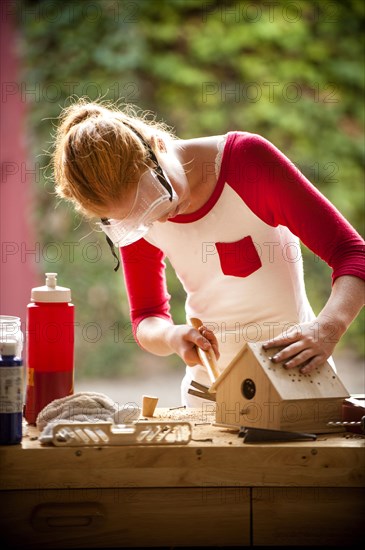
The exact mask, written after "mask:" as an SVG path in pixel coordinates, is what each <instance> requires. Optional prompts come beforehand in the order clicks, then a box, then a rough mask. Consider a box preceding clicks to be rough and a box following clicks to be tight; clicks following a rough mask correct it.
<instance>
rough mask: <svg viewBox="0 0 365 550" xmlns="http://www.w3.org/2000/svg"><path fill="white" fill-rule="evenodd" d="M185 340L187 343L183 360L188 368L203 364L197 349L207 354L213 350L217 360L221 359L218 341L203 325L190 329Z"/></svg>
mask: <svg viewBox="0 0 365 550" xmlns="http://www.w3.org/2000/svg"><path fill="white" fill-rule="evenodd" d="M183 339H184V341H185V344H184V352H183V358H184V360H185V362H186V364H187V365H188V366H193V365H197V364H202V362H201V359H200V358H199V355H198V353H197V350H196V348H197V347H198V348H200V349H202V350H203V351H207V352H208V351H209V350H210V349H212V350H213V351H214V354H215V356H216V358H217V359H219V356H220V353H219V348H218V340H217V338H216V336H215V335H214V333H213V331H211V330H210V329H208V328H207V327H206V326H205V325H201V326H200V327H198V328H196V329H195V328H193V327H189V330H187V331H186V333H185V335H184V337H183Z"/></svg>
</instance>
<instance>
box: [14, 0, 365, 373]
mask: <svg viewBox="0 0 365 550" xmlns="http://www.w3.org/2000/svg"><path fill="white" fill-rule="evenodd" d="M17 19H18V23H19V26H20V28H21V36H22V38H21V43H20V53H21V57H22V61H23V67H24V74H23V77H22V80H23V83H25V86H24V90H25V91H24V97H25V101H27V103H28V107H29V108H28V112H29V117H28V128H29V131H28V137H29V139H30V142H31V150H32V155H33V156H34V159H35V161H36V162H38V163H40V165H41V167H42V168H43V167H46V166H47V163H48V161H49V159H48V157H47V155H44V154H43V152H44V151H45V150H47V149H49V147H50V143H51V141H52V137H51V135H52V132H53V126H54V124H55V123H56V119H57V116H58V114H59V112H60V110H61V107H63V106H64V105H66V104H68V101H69V97H70V96H71V95H72V96H78V97H79V96H87V97H89V98H90V99H92V100H93V99H95V98H100V97H104V98H105V99H110V100H112V101H117V100H120V99H122V100H123V101H125V102H127V103H133V104H135V105H137V106H138V107H140V108H142V109H147V110H150V111H152V112H153V113H155V114H156V116H157V118H158V119H162V120H164V121H165V122H167V123H168V124H169V125H171V126H173V127H174V129H175V131H176V133H177V135H178V136H179V137H181V138H189V137H195V136H200V135H208V134H222V133H225V132H227V131H230V130H247V131H250V132H255V133H259V134H262V135H264V136H265V137H266V138H268V139H269V140H270V141H272V142H273V143H274V144H275V145H276V146H277V147H279V148H280V149H281V150H283V152H284V153H285V154H286V155H287V156H288V157H289V158H291V159H292V160H293V161H294V162H295V163H296V164H297V165H298V166H299V167H300V168H301V170H302V171H303V172H304V174H305V175H306V176H307V177H309V179H310V180H311V181H312V182H313V183H314V184H315V185H317V186H318V188H319V189H320V190H321V191H322V192H323V193H324V194H325V195H326V196H327V197H328V198H329V199H330V200H331V201H332V202H333V203H334V204H335V205H336V206H337V207H338V208H339V209H340V210H341V212H342V213H343V214H344V215H345V216H346V217H347V218H348V219H349V220H350V222H351V223H352V224H353V225H354V227H355V228H356V229H357V230H358V231H359V232H360V233H363V231H364V227H363V217H364V175H363V160H364V158H363V157H364V106H363V98H364V35H363V34H362V29H363V28H364V19H365V16H364V3H363V2H362V1H361V0H349V1H347V2H326V1H319V2H312V1H295V2H284V1H282V0H276V1H275V2H270V1H252V2H240V1H238V2H231V1H219V0H210V1H200V0H154V1H149V0H132V1H129V0H120V1H119V0H93V1H92V2H91V1H90V2H89V1H88V0H84V1H69V0H63V1H60V2H58V3H57V2H54V1H52V2H49V1H48V0H39V1H34V0H33V1H31V0H22V1H20V2H19V3H18V10H17ZM27 90H28V92H27ZM46 174H47V171H46V172H45V174H43V171H42V177H41V178H40V182H39V186H38V188H37V189H36V190H35V193H36V204H37V209H36V212H35V217H36V224H37V227H38V232H39V238H40V239H41V241H42V243H43V246H44V254H43V257H44V263H43V265H41V266H40V269H41V272H45V271H47V270H51V271H57V272H58V273H59V284H61V285H63V286H70V287H71V288H72V290H73V300H74V303H75V305H76V308H77V322H78V323H79V324H78V326H77V328H76V337H77V348H76V353H77V373H78V376H89V375H95V374H103V375H104V376H113V375H115V374H117V373H129V372H136V371H138V368H139V365H141V363H142V361H145V360H146V354H145V352H143V351H142V350H140V349H139V348H138V346H137V345H136V344H135V343H134V341H133V337H132V335H131V330H130V323H129V313H128V304H127V298H126V295H125V290H124V285H123V282H122V276H121V275H119V272H118V274H115V273H114V272H113V266H114V264H113V260H112V257H111V256H110V255H109V251H108V248H107V246H106V244H105V243H104V241H103V239H101V238H100V237H99V235H95V233H90V232H91V228H90V227H89V225H88V224H87V223H85V222H83V221H82V220H81V219H79V218H78V217H77V216H75V214H74V213H73V212H72V211H71V210H70V208H69V207H68V206H67V205H65V204H63V203H60V204H58V201H57V199H56V198H55V196H54V195H53V189H52V183H51V182H50V180H48V179H47V178H46ZM303 252H304V255H305V269H306V271H305V277H306V284H307V291H308V294H309V297H310V300H311V302H312V304H313V306H314V309H315V311H317V312H318V311H319V310H320V308H321V307H322V306H323V304H324V302H325V300H326V299H327V297H328V295H329V292H330V269H329V268H328V266H327V265H325V264H324V263H323V262H322V261H320V260H318V258H315V257H314V255H313V253H311V252H310V251H308V250H304V251H303ZM168 285H169V290H170V292H171V294H172V295H173V298H172V312H173V315H174V318H175V319H176V321H177V322H181V321H183V320H184V308H183V303H184V293H183V291H182V289H181V286H180V284H179V282H178V281H177V279H176V277H175V276H174V274H173V272H172V270H171V269H170V267H169V266H168ZM363 328H364V316H363V315H360V316H359V318H358V319H357V320H356V322H354V323H353V325H352V327H351V329H350V330H349V331H348V333H347V334H346V335H345V337H344V338H343V339H342V342H341V344H340V345H342V346H348V347H352V348H353V349H356V350H357V352H358V353H359V354H362V353H363V352H364V350H363V349H362V346H363ZM157 361H163V362H167V364H169V365H171V368H177V367H178V366H180V367H181V361H180V360H179V359H178V358H176V357H173V358H161V359H157Z"/></svg>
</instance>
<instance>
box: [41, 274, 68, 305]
mask: <svg viewBox="0 0 365 550" xmlns="http://www.w3.org/2000/svg"><path fill="white" fill-rule="evenodd" d="M31 301H32V302H71V290H70V289H69V288H65V287H63V286H57V273H46V284H45V285H44V286H39V287H37V288H33V289H32V293H31Z"/></svg>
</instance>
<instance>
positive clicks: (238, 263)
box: [215, 236, 262, 277]
mask: <svg viewBox="0 0 365 550" xmlns="http://www.w3.org/2000/svg"><path fill="white" fill-rule="evenodd" d="M215 245H216V247H217V250H218V254H219V261H220V264H221V268H222V271H223V273H224V274H225V275H233V276H234V277H248V276H249V275H251V274H252V273H254V272H255V271H257V270H258V269H260V267H261V266H262V263H261V260H260V256H259V255H258V253H257V250H256V247H255V245H254V243H253V240H252V238H251V237H250V236H248V237H244V238H243V239H241V240H240V241H236V242H233V243H215Z"/></svg>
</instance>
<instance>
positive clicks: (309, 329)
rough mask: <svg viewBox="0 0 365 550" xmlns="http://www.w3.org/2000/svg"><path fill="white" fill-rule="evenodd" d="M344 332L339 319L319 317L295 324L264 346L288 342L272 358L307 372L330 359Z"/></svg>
mask: <svg viewBox="0 0 365 550" xmlns="http://www.w3.org/2000/svg"><path fill="white" fill-rule="evenodd" d="M341 336H342V331H341V330H340V329H339V326H337V325H336V323H335V322H333V321H331V320H329V319H328V318H327V319H326V318H320V317H317V319H314V320H313V321H311V322H310V323H303V324H298V325H293V327H292V328H290V329H288V330H287V331H285V332H284V333H283V334H281V335H280V336H277V337H275V338H272V339H271V340H268V341H266V342H263V348H264V349H265V350H267V349H270V348H273V347H282V346H284V348H283V349H282V350H281V351H279V352H278V353H276V354H275V355H274V356H273V357H272V358H271V361H272V362H273V363H281V362H283V366H284V367H285V368H287V369H292V368H295V367H297V368H298V367H299V371H300V372H301V373H303V374H307V373H308V372H311V371H312V370H313V369H315V368H316V367H318V366H319V365H323V363H325V362H326V361H327V359H328V358H329V357H330V356H331V355H332V352H333V350H334V348H335V346H336V344H337V342H338V341H339V339H340V338H341Z"/></svg>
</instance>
